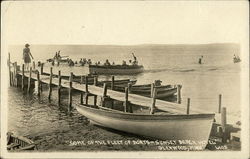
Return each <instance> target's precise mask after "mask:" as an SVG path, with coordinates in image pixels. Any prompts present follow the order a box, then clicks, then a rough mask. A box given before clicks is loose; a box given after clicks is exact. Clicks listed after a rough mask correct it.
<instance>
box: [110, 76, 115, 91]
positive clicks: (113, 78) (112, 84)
mask: <svg viewBox="0 0 250 159" xmlns="http://www.w3.org/2000/svg"><path fill="white" fill-rule="evenodd" d="M114 86H115V76H112V77H111V90H114Z"/></svg>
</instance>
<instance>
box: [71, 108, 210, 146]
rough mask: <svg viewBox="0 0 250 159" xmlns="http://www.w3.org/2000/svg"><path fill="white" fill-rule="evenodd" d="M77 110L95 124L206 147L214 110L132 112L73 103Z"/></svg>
mask: <svg viewBox="0 0 250 159" xmlns="http://www.w3.org/2000/svg"><path fill="white" fill-rule="evenodd" d="M76 109H77V111H78V112H79V113H80V114H82V115H84V116H85V117H87V118H88V119H90V120H91V121H93V122H94V123H95V124H98V125H101V126H104V127H107V128H112V129H116V130H120V131H124V132H128V133H132V134H136V135H139V136H144V137H146V138H154V139H160V140H174V141H177V142H178V141H186V140H188V141H192V143H191V144H190V143H189V144H188V146H192V145H193V146H200V147H201V149H204V148H205V147H206V144H207V143H206V142H207V141H208V138H209V134H210V131H211V128H212V123H213V119H214V114H190V115H169V114H166V115H163V114H152V115H147V114H135V113H125V112H119V111H112V109H101V107H98V106H90V105H81V106H76Z"/></svg>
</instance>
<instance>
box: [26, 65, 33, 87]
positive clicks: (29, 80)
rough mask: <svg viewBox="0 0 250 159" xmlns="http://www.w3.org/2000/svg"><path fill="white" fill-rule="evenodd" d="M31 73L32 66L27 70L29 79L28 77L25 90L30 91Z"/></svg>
mask: <svg viewBox="0 0 250 159" xmlns="http://www.w3.org/2000/svg"><path fill="white" fill-rule="evenodd" d="M31 73H32V67H30V71H29V79H28V89H27V92H30V85H31Z"/></svg>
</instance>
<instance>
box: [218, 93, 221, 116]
mask: <svg viewBox="0 0 250 159" xmlns="http://www.w3.org/2000/svg"><path fill="white" fill-rule="evenodd" d="M218 113H221V94H219V109H218Z"/></svg>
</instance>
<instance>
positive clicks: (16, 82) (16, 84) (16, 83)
mask: <svg viewBox="0 0 250 159" xmlns="http://www.w3.org/2000/svg"><path fill="white" fill-rule="evenodd" d="M15 86H16V87H18V81H17V62H15Z"/></svg>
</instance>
